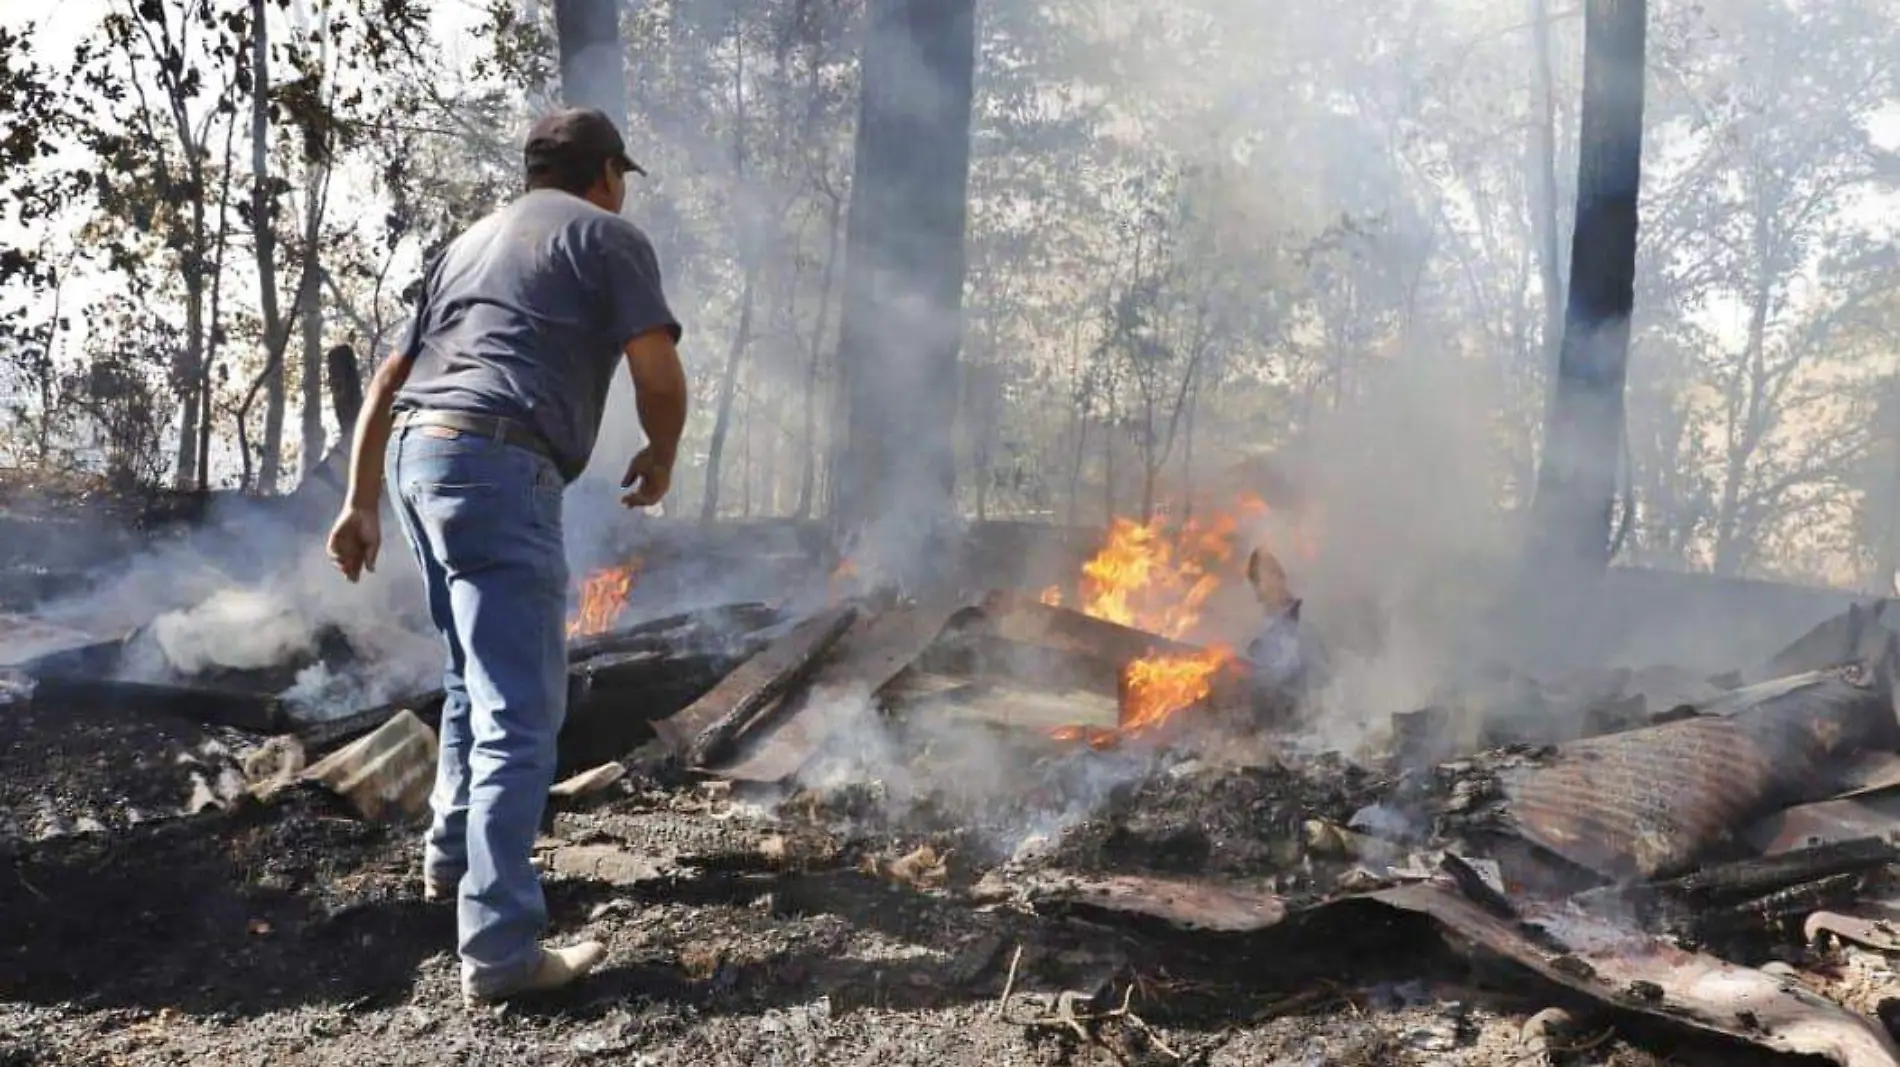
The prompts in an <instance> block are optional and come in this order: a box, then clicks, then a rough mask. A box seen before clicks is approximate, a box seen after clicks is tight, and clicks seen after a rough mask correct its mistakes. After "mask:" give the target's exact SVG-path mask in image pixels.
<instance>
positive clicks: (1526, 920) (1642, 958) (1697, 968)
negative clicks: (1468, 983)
mask: <svg viewBox="0 0 1900 1067" xmlns="http://www.w3.org/2000/svg"><path fill="white" fill-rule="evenodd" d="M1371 899H1373V900H1376V901H1378V902H1379V903H1381V904H1385V905H1387V906H1389V907H1394V908H1399V909H1401V910H1404V911H1409V912H1414V913H1417V914H1421V915H1428V916H1430V917H1431V918H1432V919H1434V920H1436V921H1437V922H1438V923H1439V924H1440V925H1441V926H1442V927H1443V928H1444V929H1445V930H1446V931H1447V932H1448V933H1452V934H1455V935H1457V938H1456V939H1457V940H1458V941H1460V942H1462V943H1464V944H1469V945H1477V946H1480V947H1482V948H1483V949H1484V950H1485V951H1487V952H1491V953H1495V954H1497V955H1500V956H1503V957H1504V958H1506V959H1509V960H1512V961H1513V962H1515V963H1518V964H1520V965H1522V966H1523V967H1526V968H1528V969H1529V970H1531V971H1534V972H1536V973H1537V974H1539V975H1541V976H1543V977H1544V978H1545V979H1547V980H1549V981H1551V982H1555V983H1557V984H1559V985H1562V986H1566V987H1568V988H1570V989H1573V990H1576V991H1577V992H1579V993H1582V994H1584V995H1585V996H1588V997H1590V998H1591V999H1593V1000H1596V1001H1599V1002H1601V1003H1604V1004H1608V1005H1611V1006H1614V1007H1616V1008H1620V1009H1623V1010H1625V1011H1631V1012H1636V1013H1639V1014H1642V1015H1647V1016H1649V1017H1650V1018H1652V1019H1656V1020H1659V1021H1662V1022H1665V1023H1669V1024H1672V1025H1677V1026H1689V1027H1693V1028H1695V1029H1698V1030H1702V1031H1705V1032H1708V1033H1714V1034H1721V1035H1724V1036H1727V1037H1731V1038H1735V1039H1737V1040H1740V1041H1745V1042H1747V1043H1749V1044H1751V1045H1757V1046H1760V1047H1762V1048H1768V1049H1773V1050H1775V1051H1777V1052H1786V1053H1792V1054H1796V1055H1805V1056H1819V1057H1822V1058H1824V1059H1826V1060H1829V1061H1831V1062H1833V1063H1836V1064H1839V1065H1840V1067H1900V1048H1896V1047H1895V1045H1894V1042H1893V1039H1892V1038H1890V1037H1888V1036H1887V1034H1886V1032H1885V1031H1884V1030H1883V1029H1882V1028H1880V1026H1879V1025H1878V1024H1876V1023H1875V1022H1874V1021H1873V1020H1871V1019H1868V1018H1866V1017H1864V1016H1862V1015H1860V1014H1858V1013H1856V1012H1853V1011H1849V1010H1848V1009H1846V1008H1843V1007H1841V1006H1840V1005H1838V1004H1835V1003H1833V1002H1831V1001H1829V1000H1827V999H1826V998H1824V997H1821V996H1819V995H1818V994H1815V993H1813V992H1810V991H1809V990H1807V989H1804V988H1802V987H1801V985H1800V983H1798V982H1784V981H1782V980H1780V979H1777V978H1775V977H1773V976H1770V975H1768V974H1765V973H1763V972H1761V971H1758V970H1756V969H1754V968H1752V967H1742V966H1739V965H1737V964H1733V963H1728V962H1726V961H1724V960H1719V959H1716V958H1715V957H1713V956H1705V955H1701V954H1698V953H1694V952H1687V951H1684V950H1683V949H1680V948H1678V947H1676V946H1675V945H1672V944H1670V943H1668V942H1666V941H1664V940H1662V939H1660V938H1656V937H1651V936H1649V935H1647V934H1642V933H1638V932H1633V931H1630V930H1627V929H1625V928H1623V927H1622V926H1620V925H1618V924H1617V923H1614V922H1612V921H1609V920H1606V919H1603V918H1600V917H1596V916H1590V915H1586V914H1582V913H1579V912H1575V911H1564V912H1559V911H1555V910H1551V911H1543V912H1540V911H1536V910H1532V911H1527V912H1526V913H1525V914H1524V916H1523V917H1522V919H1521V920H1518V921H1513V920H1509V919H1502V918H1499V917H1498V916H1495V915H1492V914H1490V913H1489V912H1486V911H1485V910H1484V909H1482V908H1480V907H1478V906H1477V905H1476V904H1473V903H1472V902H1471V901H1469V900H1467V899H1465V898H1464V897H1463V896H1461V895H1460V894H1459V893H1458V891H1457V890H1456V889H1454V888H1452V887H1450V886H1448V885H1445V884H1440V883H1420V884H1417V885H1407V886H1401V887H1399V888H1397V889H1388V890H1382V891H1380V892H1377V893H1373V894H1371ZM1533 931H1534V932H1535V936H1533Z"/></svg>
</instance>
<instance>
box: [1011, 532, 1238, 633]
mask: <svg viewBox="0 0 1900 1067" xmlns="http://www.w3.org/2000/svg"><path fill="white" fill-rule="evenodd" d="M1238 525H1239V524H1238V522H1237V521H1236V520H1235V519H1234V517H1233V516H1231V515H1221V516H1217V517H1216V518H1215V519H1214V520H1213V521H1212V522H1210V523H1207V524H1206V525H1202V524H1201V523H1199V522H1197V521H1195V520H1192V519H1190V520H1189V521H1188V522H1186V523H1185V524H1183V525H1182V526H1181V528H1180V529H1179V530H1178V531H1176V532H1175V533H1174V534H1173V536H1172V537H1170V536H1169V535H1168V532H1167V531H1166V530H1165V528H1164V527H1163V520H1161V519H1155V520H1153V521H1150V522H1147V523H1140V522H1136V521H1135V520H1133V519H1116V520H1115V522H1114V524H1113V525H1111V526H1110V527H1109V530H1108V542H1107V543H1106V544H1104V545H1103V546H1102V550H1101V551H1100V552H1097V553H1096V554H1095V558H1094V559H1091V560H1089V561H1088V562H1087V563H1085V564H1083V565H1082V590H1081V594H1082V602H1081V609H1082V611H1083V612H1084V613H1085V614H1088V615H1093V616H1095V617H1096V618H1098V619H1107V620H1108V621H1109V622H1115V623H1120V624H1121V625H1123V626H1132V627H1135V628H1136V629H1141V630H1147V631H1148V632H1150V633H1156V634H1160V635H1161V636H1163V637H1167V638H1173V639H1179V638H1183V637H1186V636H1187V635H1188V634H1189V633H1190V632H1191V631H1192V630H1193V629H1194V627H1195V626H1196V625H1197V624H1198V623H1199V622H1200V621H1201V608H1202V606H1203V605H1204V604H1206V603H1207V598H1208V597H1210V596H1213V595H1214V592H1215V590H1217V589H1219V588H1220V583H1221V577H1220V575H1219V574H1218V573H1217V572H1216V571H1217V565H1219V564H1222V563H1225V562H1227V561H1228V560H1230V559H1232V558H1233V554H1234V533H1235V531H1236V529H1237V528H1238ZM1043 602H1044V603H1049V600H1048V594H1047V592H1045V593H1044V600H1043Z"/></svg>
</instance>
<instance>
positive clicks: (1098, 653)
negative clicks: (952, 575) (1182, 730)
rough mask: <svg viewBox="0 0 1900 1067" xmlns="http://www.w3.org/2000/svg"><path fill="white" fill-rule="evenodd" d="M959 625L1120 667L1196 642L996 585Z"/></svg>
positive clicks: (1183, 650)
mask: <svg viewBox="0 0 1900 1067" xmlns="http://www.w3.org/2000/svg"><path fill="white" fill-rule="evenodd" d="M958 622H959V624H960V625H961V626H977V627H982V628H984V629H987V630H988V631H989V632H991V633H994V634H995V635H997V636H998V637H1001V638H1003V639H1004V640H1007V641H1016V642H1020V643H1023V644H1028V645H1042V646H1044V647H1047V648H1053V649H1060V650H1063V651H1067V652H1080V653H1083V654H1086V655H1090V656H1095V657H1098V658H1101V659H1106V660H1108V661H1110V662H1112V663H1115V664H1117V665H1118V666H1122V667H1125V666H1127V665H1128V664H1129V663H1131V662H1133V661H1134V660H1137V659H1140V658H1142V657H1143V656H1148V655H1152V654H1155V653H1163V654H1181V655H1191V654H1193V653H1195V652H1198V651H1200V648H1199V647H1198V646H1195V645H1191V644H1187V643H1185V642H1181V641H1173V640H1169V639H1168V638H1165V637H1162V636H1160V635H1159V634H1151V633H1148V632H1146V631H1144V630H1137V629H1134V628H1133V627H1129V626H1122V625H1119V624H1117V623H1112V622H1109V621H1108V620H1106V619H1098V618H1096V617H1095V616H1093V615H1085V614H1083V613H1082V612H1079V611H1076V610H1074V609H1071V608H1062V607H1055V606H1052V605H1049V604H1043V603H1040V602H1038V601H1036V600H1032V599H1030V598H1029V597H1026V596H1024V595H1022V594H1021V593H1016V592H1012V591H1010V590H997V591H995V592H992V593H990V594H989V595H988V596H986V597H984V599H983V601H982V604H981V605H980V606H979V607H978V608H977V610H976V611H975V612H973V613H972V615H971V616H970V617H969V618H968V619H963V620H958Z"/></svg>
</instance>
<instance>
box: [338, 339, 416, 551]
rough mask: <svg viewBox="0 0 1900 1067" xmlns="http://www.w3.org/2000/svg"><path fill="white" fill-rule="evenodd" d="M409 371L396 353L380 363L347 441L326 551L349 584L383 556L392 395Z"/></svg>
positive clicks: (407, 362) (404, 357)
mask: <svg viewBox="0 0 1900 1067" xmlns="http://www.w3.org/2000/svg"><path fill="white" fill-rule="evenodd" d="M414 365H415V360H414V359H413V358H412V357H410V356H409V355H406V354H404V353H401V352H398V353H396V354H395V355H392V356H390V357H389V358H388V359H386V360H384V361H383V365H382V366H380V367H378V368H376V374H375V375H374V376H373V377H371V378H370V381H369V395H368V396H366V397H364V398H363V410H362V412H361V414H359V415H358V416H357V417H356V432H355V433H354V434H353V435H352V436H351V438H350V488H349V493H348V495H347V496H346V497H345V498H344V501H343V513H342V514H341V515H338V516H337V519H336V524H335V525H333V526H331V527H330V537H329V540H328V541H327V542H326V545H325V547H326V549H327V550H328V551H329V554H330V559H331V561H333V562H334V563H335V564H336V569H337V570H340V571H342V572H343V576H344V577H345V578H348V579H349V580H350V581H352V582H354V581H356V580H357V579H358V578H361V577H362V576H363V572H364V571H366V570H367V571H372V572H373V571H375V570H376V554H377V553H378V552H380V551H382V547H383V520H382V514H381V511H380V508H381V504H382V497H383V450H384V449H385V448H386V447H388V445H389V430H390V424H391V423H392V422H394V421H395V418H394V415H393V414H392V408H393V406H394V404H395V402H396V392H397V390H399V389H401V388H402V384H403V383H404V382H406V381H408V380H409V368H410V367H412V366H414Z"/></svg>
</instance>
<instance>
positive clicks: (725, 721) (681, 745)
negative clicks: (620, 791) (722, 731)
mask: <svg viewBox="0 0 1900 1067" xmlns="http://www.w3.org/2000/svg"><path fill="white" fill-rule="evenodd" d="M856 614H857V609H856V608H854V607H851V606H848V605H846V606H839V607H834V608H830V609H828V610H826V611H822V612H820V613H818V614H817V615H814V616H812V617H811V618H809V619H806V620H804V621H803V622H800V623H799V624H798V625H797V626H794V627H792V629H791V631H790V632H788V633H786V634H785V635H784V636H783V637H780V638H779V639H778V640H776V641H774V642H772V643H771V644H770V645H768V646H766V648H765V649H764V650H763V651H761V652H759V653H758V654H757V655H755V656H753V657H752V658H751V659H748V660H746V661H745V662H744V663H742V664H740V665H739V667H738V669H736V670H734V671H733V672H732V673H731V674H728V675H726V676H725V677H724V678H722V679H720V681H719V684H717V685H715V686H713V688H712V691H711V692H709V693H707V694H706V695H705V696H702V697H700V698H699V699H698V700H695V701H693V703H692V704H690V705H688V706H687V707H686V708H685V709H684V710H682V711H680V712H679V713H678V714H675V715H673V716H672V717H670V718H666V719H662V720H660V721H659V722H656V723H654V724H653V729H654V732H656V733H658V734H659V735H660V737H661V739H662V740H664V741H665V742H666V743H667V744H668V745H670V746H672V748H673V750H674V751H676V752H681V753H684V752H686V751H687V750H689V749H695V748H696V746H698V745H699V744H700V743H701V739H702V738H705V737H707V735H708V732H709V731H714V730H716V729H719V728H722V727H725V728H728V729H727V732H728V733H736V732H737V730H738V728H740V727H743V726H744V725H745V723H744V722H739V721H738V720H740V719H746V720H748V721H749V720H750V718H751V717H752V716H754V715H757V714H759V713H761V712H763V711H765V710H766V707H767V705H770V704H772V703H775V702H776V701H777V700H778V699H779V698H780V697H782V696H784V695H785V693H786V692H787V691H788V690H789V689H790V688H791V687H792V684H793V683H794V682H795V681H797V680H798V679H799V677H800V676H801V675H805V674H808V673H809V672H810V671H811V669H812V668H813V667H815V666H816V661H817V659H818V658H819V657H822V656H823V655H824V654H825V653H826V652H827V651H829V650H830V649H831V647H832V646H833V645H834V644H836V643H837V641H838V639H839V638H840V637H842V636H843V635H844V632H845V630H846V629H847V628H849V627H850V625H851V623H852V621H853V620H854V619H855V618H856ZM695 755H698V752H697V751H695Z"/></svg>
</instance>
